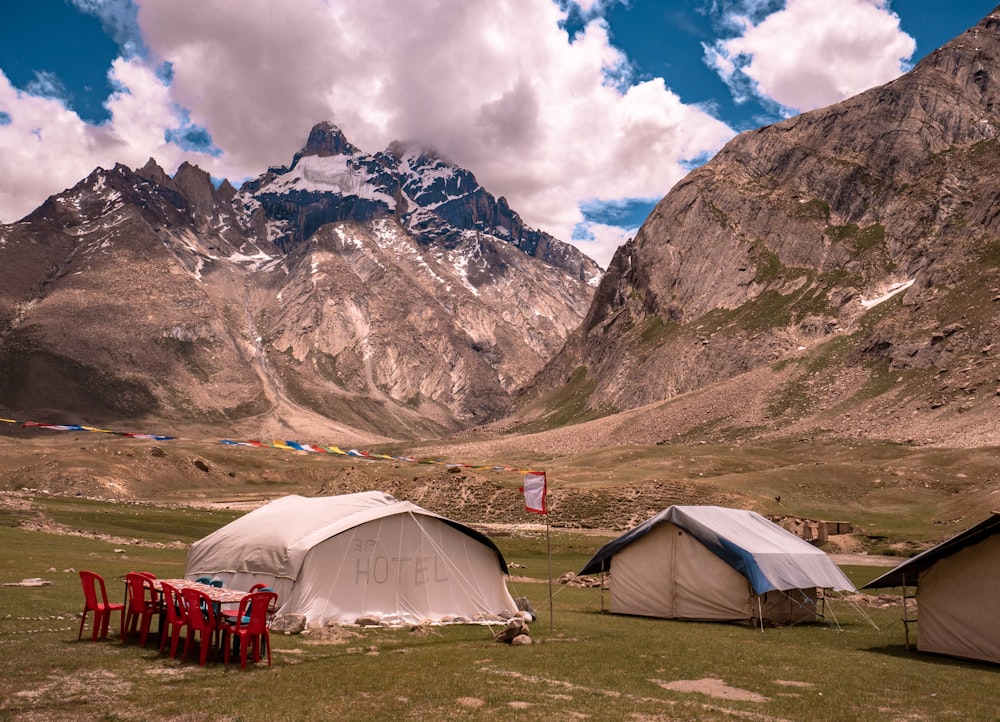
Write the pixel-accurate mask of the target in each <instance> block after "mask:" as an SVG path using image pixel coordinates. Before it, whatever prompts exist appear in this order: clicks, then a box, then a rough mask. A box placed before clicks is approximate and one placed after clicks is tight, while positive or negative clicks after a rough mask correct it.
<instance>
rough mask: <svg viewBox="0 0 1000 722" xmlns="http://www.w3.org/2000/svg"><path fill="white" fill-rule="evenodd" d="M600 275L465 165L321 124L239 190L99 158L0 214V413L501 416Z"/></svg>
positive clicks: (439, 423)
mask: <svg viewBox="0 0 1000 722" xmlns="http://www.w3.org/2000/svg"><path fill="white" fill-rule="evenodd" d="M599 276H600V270H599V269H598V268H597V266H596V265H595V264H594V263H593V262H592V261H591V260H590V259H587V258H586V257H584V256H582V254H580V253H579V252H577V251H576V250H575V249H573V248H572V247H569V246H566V245H565V244H562V243H560V242H559V241H557V240H555V239H553V238H551V237H550V236H547V235H546V234H544V233H541V232H539V231H536V230H534V229H530V228H527V227H525V226H524V224H523V223H522V222H521V221H520V218H519V217H518V216H517V214H516V213H514V212H513V211H511V210H510V209H509V208H508V207H507V204H506V202H505V201H504V200H503V199H502V198H501V199H499V200H497V199H494V197H493V196H491V195H490V194H489V193H488V192H486V191H485V189H483V188H482V187H481V186H479V184H478V183H477V182H476V180H475V178H474V176H473V175H472V174H471V173H469V172H468V171H465V170H462V169H460V168H456V167H454V166H451V165H449V164H447V163H446V162H444V161H443V160H441V159H440V158H438V157H436V156H434V155H433V154H430V153H428V152H426V151H417V150H415V149H407V148H405V147H403V146H401V145H398V144H397V145H394V146H393V147H392V148H390V150H389V151H386V152H384V153H380V154H377V155H375V156H368V155H365V154H363V153H361V152H360V151H359V150H358V149H356V148H355V147H354V146H352V145H351V144H350V143H349V142H348V141H347V139H346V138H344V136H343V134H342V133H341V132H340V131H339V129H337V128H336V127H334V126H332V125H330V124H320V125H318V126H316V127H315V128H314V129H313V131H312V133H311V134H310V136H309V140H308V141H307V143H306V145H305V147H304V148H303V149H302V151H300V152H299V153H298V154H296V156H295V158H294V159H293V162H292V164H291V166H290V167H288V168H277V169H275V168H272V169H270V170H269V171H268V172H267V173H265V174H264V175H262V176H261V177H260V178H258V179H256V180H254V181H252V182H250V183H247V184H246V185H245V186H244V187H243V188H241V189H240V190H239V191H237V190H236V189H234V188H233V187H232V186H231V185H229V183H227V182H224V183H222V184H221V185H220V186H219V187H218V188H216V187H214V186H213V185H212V183H211V180H210V178H209V176H208V174H206V173H205V172H203V171H201V170H200V169H198V168H195V167H193V166H190V165H187V164H184V165H182V166H181V167H180V168H179V169H178V171H177V172H176V174H175V175H174V176H173V177H170V176H169V175H167V174H166V173H165V172H164V171H163V170H162V169H161V168H160V167H159V166H157V165H156V163H155V162H154V161H152V160H150V162H149V163H147V164H146V165H145V166H144V167H142V168H139V169H136V170H134V171H133V170H130V169H128V168H125V167H123V166H117V167H115V168H114V169H112V170H103V169H98V170H95V171H94V173H92V174H91V175H90V176H89V177H88V178H87V179H85V180H83V181H81V182H80V183H79V184H78V185H77V186H75V187H74V188H71V189H69V190H67V191H65V192H63V193H61V194H59V195H57V196H53V197H52V198H50V199H49V200H48V201H47V202H46V203H45V204H43V205H42V206H41V207H39V208H38V209H37V210H36V211H35V212H34V213H32V214H31V215H30V216H28V217H27V218H25V219H23V220H22V221H21V222H19V223H16V224H12V225H9V226H2V227H0V408H4V409H6V410H8V412H15V411H16V412H17V415H23V414H31V415H38V416H40V417H42V418H44V419H46V420H48V419H60V420H61V419H66V420H69V419H76V420H77V421H79V420H80V419H83V420H86V421H90V422H92V423H102V422H107V421H108V420H115V419H133V420H134V419H153V420H155V421H157V422H159V423H164V422H169V423H172V424H177V425H183V424H187V423H192V422H202V423H216V424H223V425H226V426H227V427H230V428H233V429H240V428H246V429H249V430H250V432H253V431H254V430H255V429H257V428H260V429H261V430H265V429H268V428H271V427H272V426H273V427H275V428H276V429H280V428H282V424H281V422H282V420H283V419H284V421H286V422H287V423H285V428H287V427H289V426H290V427H293V428H295V427H298V428H300V429H301V428H304V427H305V428H318V426H317V425H319V426H324V428H325V429H327V430H329V429H332V430H333V431H343V432H344V433H349V434H353V433H354V432H353V430H355V429H357V430H361V431H362V432H364V433H365V434H367V435H368V436H369V437H371V436H372V435H379V434H381V435H385V436H393V437H406V436H413V435H423V434H432V435H433V434H440V433H443V432H447V431H449V430H454V429H458V428H462V427H464V426H467V425H470V424H473V423H476V422H479V421H483V420H488V419H491V418H495V417H497V416H498V415H500V414H501V413H502V412H503V411H504V410H505V409H506V408H507V406H508V405H509V403H510V399H511V397H512V395H513V394H515V393H516V392H517V391H518V390H519V389H520V388H521V387H522V386H523V385H524V384H525V383H527V382H528V381H529V380H530V379H531V378H532V376H533V375H534V374H535V373H536V372H537V371H538V370H539V369H540V368H541V366H542V365H543V364H544V363H545V362H546V361H547V360H548V359H549V358H550V357H551V356H552V355H553V354H554V353H555V352H556V351H558V349H559V348H560V347H561V345H562V343H563V341H564V339H565V337H566V335H567V334H568V333H569V332H570V331H571V330H572V329H573V328H575V327H576V326H578V325H579V323H580V321H581V320H582V317H583V314H584V312H585V310H586V308H587V306H588V304H589V301H590V298H591V297H592V295H593V290H594V284H595V283H596V280H597V279H598V278H599ZM293 419H294V420H297V421H296V422H295V423H293V421H292V420H293ZM234 433H235V431H234ZM275 433H278V431H277V430H276V431H275ZM300 433H301V431H300ZM327 434H329V431H327ZM355 437H356V434H355V435H354V436H350V438H355Z"/></svg>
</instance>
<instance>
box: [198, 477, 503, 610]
mask: <svg viewBox="0 0 1000 722" xmlns="http://www.w3.org/2000/svg"><path fill="white" fill-rule="evenodd" d="M506 574H507V563H506V561H505V560H504V558H503V555H502V554H501V553H500V550H499V549H498V548H497V547H496V545H495V544H494V543H493V542H492V541H491V540H490V539H489V538H488V537H487V536H485V535H484V534H481V533H479V532H477V531H475V530H474V529H471V528H469V527H467V526H465V525H463V524H460V523H458V522H455V521H452V520H450V519H446V518H445V517H442V516H440V515H438V514H434V513H432V512H429V511H427V510H425V509H421V508H420V507H419V506H416V505H415V504H412V503H410V502H408V501H398V500H397V499H395V498H393V497H392V496H390V495H388V494H384V493H382V492H378V491H366V492H361V493H357V494H344V495H341V496H325V497H304V496H295V495H293V496H285V497H282V498H280V499H276V500H274V501H272V502H270V503H269V504H265V505H264V506H261V507H259V508H258V509H255V510H253V511H251V512H249V513H247V514H245V515H244V516H241V517H240V518H238V519H236V520H234V521H233V522H231V523H229V524H227V525H226V526H224V527H222V528H220V529H218V530H216V531H215V532H213V533H211V534H209V535H208V536H206V537H204V538H203V539H200V540H198V541H196V542H195V543H194V544H192V545H191V548H190V549H189V550H188V556H187V563H186V566H185V572H184V576H185V577H186V578H188V579H197V578H199V577H210V578H212V579H220V580H222V582H223V584H224V586H226V587H233V588H236V589H249V588H250V587H251V586H252V585H253V584H256V583H264V584H267V586H269V587H271V588H272V589H274V591H276V592H277V593H278V610H277V611H278V613H279V614H302V615H304V616H305V617H306V620H307V623H309V624H319V625H325V624H327V623H328V622H331V621H332V622H337V623H342V624H351V623H355V622H356V621H357V620H358V619H359V618H366V619H375V620H378V621H379V622H381V623H383V624H419V623H422V622H428V621H430V622H449V621H496V620H497V619H498V618H500V617H504V616H510V615H511V614H514V613H516V612H517V607H516V604H515V602H514V600H513V599H512V598H511V596H510V593H509V592H508V591H507V585H506V579H505V575H506Z"/></svg>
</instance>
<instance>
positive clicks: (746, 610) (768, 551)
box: [580, 506, 854, 624]
mask: <svg viewBox="0 0 1000 722" xmlns="http://www.w3.org/2000/svg"><path fill="white" fill-rule="evenodd" d="M606 571H610V572H611V604H610V607H609V611H611V612H616V613H619V614H637V615H642V616H649V617H663V618H667V619H692V620H705V621H740V622H755V623H757V622H760V623H765V622H766V623H770V624H790V623H793V622H798V621H811V620H814V619H815V618H816V615H817V609H816V601H817V597H818V594H817V589H836V590H845V591H854V586H853V585H852V584H851V582H850V580H848V579H847V577H846V576H844V574H843V572H841V571H840V569H838V568H837V566H836V565H835V564H834V563H833V562H832V561H831V560H830V558H829V557H828V556H827V555H826V554H825V553H824V552H823V551H822V550H820V549H817V548H816V547H814V546H812V545H811V544H809V543H808V542H806V541H804V540H803V539H800V538H799V537H797V536H795V535H794V534H792V533H791V532H789V531H786V530H785V529H782V528H781V527H779V526H778V525H777V524H775V523H773V522H771V521H769V520H767V519H765V518H764V517H762V516H761V515H759V514H757V513H755V512H752V511H743V510H740V509H727V508H724V507H718V506H672V507H669V508H668V509H665V510H664V511H661V512H660V513H659V514H657V515H656V516H654V517H652V518H651V519H648V520H646V521H645V522H643V523H642V524H640V525H639V526H637V527H635V528H633V529H631V530H629V531H628V532H626V533H625V534H623V535H622V536H620V537H618V538H617V539H614V540H612V541H610V542H608V543H607V544H605V545H604V546H603V547H602V548H601V549H600V550H598V552H597V553H596V554H595V555H594V556H593V557H592V558H591V560H590V561H589V562H587V564H586V566H584V568H583V569H582V570H581V571H580V574H581V575H583V574H596V573H599V572H606Z"/></svg>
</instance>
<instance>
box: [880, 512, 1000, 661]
mask: <svg viewBox="0 0 1000 722" xmlns="http://www.w3.org/2000/svg"><path fill="white" fill-rule="evenodd" d="M883 587H903V588H904V595H905V593H906V587H916V590H917V591H916V598H917V649H919V650H921V651H924V652H935V653H938V654H948V655H951V656H953V657H963V658H966V659H979V660H982V661H984V662H995V663H998V664H1000V615H998V614H997V599H998V598H1000V513H994V514H993V515H992V516H991V517H990V518H988V519H986V520H985V521H983V522H981V523H979V524H977V525H976V526H974V527H972V528H971V529H968V530H967V531H964V532H962V533H961V534H959V535H958V536H955V537H952V538H951V539H949V540H947V541H945V542H942V543H941V544H938V545H937V546H935V547H932V548H930V549H928V550H926V551H924V552H921V553H920V554H918V555H916V556H915V557H913V558H912V559H909V560H907V561H905V562H903V563H902V564H900V565H899V566H898V567H895V568H894V569H892V570H891V571H889V572H886V573H885V574H883V575H882V576H880V577H879V578H878V579H875V580H873V581H871V582H869V583H868V584H866V585H865V586H864V588H865V589H879V588H883Z"/></svg>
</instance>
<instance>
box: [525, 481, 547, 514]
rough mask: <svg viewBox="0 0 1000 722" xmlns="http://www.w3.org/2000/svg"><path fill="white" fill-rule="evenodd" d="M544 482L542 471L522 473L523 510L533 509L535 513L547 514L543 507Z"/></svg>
mask: <svg viewBox="0 0 1000 722" xmlns="http://www.w3.org/2000/svg"><path fill="white" fill-rule="evenodd" d="M546 491H547V487H546V484H545V472H544V471H529V472H527V473H526V474H525V475H524V486H522V487H521V492H522V493H523V494H524V509H525V511H533V512H535V513H536V514H547V513H548V510H547V509H546V508H545V493H546Z"/></svg>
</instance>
